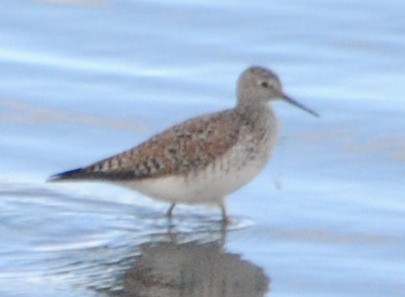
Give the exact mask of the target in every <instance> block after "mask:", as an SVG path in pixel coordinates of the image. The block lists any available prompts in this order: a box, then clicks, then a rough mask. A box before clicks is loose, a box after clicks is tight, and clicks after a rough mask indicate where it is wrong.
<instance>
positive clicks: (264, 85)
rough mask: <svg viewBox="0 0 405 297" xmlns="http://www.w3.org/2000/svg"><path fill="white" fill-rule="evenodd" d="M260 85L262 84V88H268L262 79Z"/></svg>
mask: <svg viewBox="0 0 405 297" xmlns="http://www.w3.org/2000/svg"><path fill="white" fill-rule="evenodd" d="M261 85H262V87H263V88H268V87H269V84H268V83H267V82H266V81H263V82H262V83H261Z"/></svg>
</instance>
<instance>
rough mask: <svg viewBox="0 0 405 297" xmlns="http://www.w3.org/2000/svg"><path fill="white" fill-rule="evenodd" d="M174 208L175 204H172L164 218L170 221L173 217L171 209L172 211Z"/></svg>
mask: <svg viewBox="0 0 405 297" xmlns="http://www.w3.org/2000/svg"><path fill="white" fill-rule="evenodd" d="M175 206H176V203H172V204H171V205H170V207H169V209H168V211H167V213H166V216H167V217H168V218H169V219H171V218H172V216H173V209H174V207H175Z"/></svg>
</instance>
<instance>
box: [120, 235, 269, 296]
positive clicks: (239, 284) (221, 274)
mask: <svg viewBox="0 0 405 297" xmlns="http://www.w3.org/2000/svg"><path fill="white" fill-rule="evenodd" d="M202 233H203V232H200V235H202V236H198V237H199V239H198V240H193V241H187V237H188V236H187V235H186V234H184V233H177V232H176V230H174V229H173V228H171V229H170V230H169V231H168V232H167V240H166V241H164V240H163V241H160V242H156V241H155V242H148V243H144V244H142V245H141V246H140V254H139V255H138V256H135V259H134V261H133V263H134V264H133V266H132V267H131V268H130V269H128V270H127V271H126V272H125V273H124V275H123V277H122V279H121V280H120V282H121V287H122V289H121V290H119V291H118V292H115V293H114V294H113V296H119V297H129V296H131V297H135V296H145V297H146V296H171V297H175V296H188V297H197V296H199V297H203V296H204V297H228V296H229V297H230V296H232V297H247V296H249V297H254V296H264V294H265V293H266V292H267V291H268V287H269V282H270V280H269V278H267V277H266V275H265V274H264V272H263V270H262V269H261V268H259V267H257V266H255V265H254V264H252V263H250V262H248V261H246V260H242V259H241V257H240V256H239V255H236V254H231V253H227V252H225V251H224V249H223V244H224V242H225V235H226V231H225V230H224V229H222V228H221V230H217V231H214V230H209V231H207V232H206V234H202ZM195 235H196V234H189V237H191V238H195Z"/></svg>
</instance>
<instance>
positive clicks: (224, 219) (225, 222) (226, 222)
mask: <svg viewBox="0 0 405 297" xmlns="http://www.w3.org/2000/svg"><path fill="white" fill-rule="evenodd" d="M219 207H220V208H221V214H222V224H224V225H228V224H229V222H230V221H229V219H228V216H227V215H226V207H225V205H224V203H221V204H220V205H219Z"/></svg>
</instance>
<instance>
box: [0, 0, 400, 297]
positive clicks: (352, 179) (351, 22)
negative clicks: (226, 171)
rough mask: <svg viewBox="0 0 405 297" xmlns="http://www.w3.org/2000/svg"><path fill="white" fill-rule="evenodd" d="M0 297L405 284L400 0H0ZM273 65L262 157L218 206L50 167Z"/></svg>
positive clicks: (76, 162) (194, 105) (318, 290)
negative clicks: (270, 151) (74, 178)
mask: <svg viewBox="0 0 405 297" xmlns="http://www.w3.org/2000/svg"><path fill="white" fill-rule="evenodd" d="M2 7H3V9H2V10H1V11H0V14H1V15H0V33H1V34H0V70H1V73H2V75H1V76H0V143H1V145H0V156H1V157H0V165H1V169H2V170H1V172H0V209H1V212H0V239H1V242H2V244H1V245H0V296H5V297H9V296H29V297H31V296H69V297H71V296H72V297H87V296H222V297H224V296H297V295H300V296H315V295H318V296H403V295H404V292H405V277H404V275H405V266H404V263H405V252H404V251H405V235H404V234H405V206H404V203H403V198H404V197H405V154H404V152H405V138H404V132H403V131H404V129H405V120H404V119H405V105H404V104H403V102H402V101H403V100H402V99H403V98H402V97H403V94H404V93H405V85H404V84H403V81H404V79H405V72H404V70H403V69H405V59H404V52H405V39H404V38H403V35H404V33H405V21H404V19H403V12H404V11H405V4H404V3H402V2H400V1H388V2H379V1H374V0H372V1H361V0H358V1H329V2H327V3H326V2H323V1H310V2H308V1H307V2H305V3H304V2H302V1H284V2H279V1H278V2H275V1H271V2H269V1H250V2H244V1H235V2H233V3H232V4H230V3H225V2H224V3H217V2H207V1H206V2H204V3H198V2H190V1H173V2H170V3H169V2H165V1H128V0H127V1H124V0H121V1H120V0H118V1H108V0H82V1H80V0H76V1H73V0H63V1H56V0H53V1H51V0H47V1H45V0H44V1H12V0H3V2H2ZM251 64H261V65H265V66H267V67H271V68H272V69H274V70H275V71H276V72H277V73H278V74H279V75H280V77H281V79H282V81H283V82H284V86H285V91H286V93H288V94H289V95H290V96H291V97H293V98H295V99H297V100H298V101H300V102H302V103H304V104H306V105H308V106H309V107H311V108H313V109H314V110H316V111H318V112H319V113H320V114H321V115H322V116H321V118H320V119H315V118H313V117H311V116H308V115H307V114H305V113H303V112H301V111H299V110H297V109H295V108H293V107H291V106H287V105H286V104H281V103H280V104H278V103H277V104H275V106H274V108H275V109H276V112H277V115H278V116H279V119H280V122H281V135H280V139H279V142H278V146H277V148H276V151H275V153H274V155H273V159H272V160H271V162H270V164H269V165H268V166H267V167H266V170H265V171H264V172H263V173H262V174H261V175H260V176H259V177H258V178H257V179H255V180H254V182H252V183H251V184H249V185H248V186H246V187H245V188H243V189H241V190H240V191H238V192H237V193H234V194H233V195H232V197H231V199H230V200H229V205H228V211H229V213H230V215H231V217H232V219H233V224H232V225H231V227H230V229H229V230H227V231H224V230H221V228H220V225H219V224H218V220H219V218H220V216H219V213H218V212H217V210H215V209H213V210H210V209H208V210H206V209H204V208H188V207H179V208H178V209H177V208H176V217H175V220H174V222H173V224H169V223H168V222H167V221H166V220H165V218H164V217H163V215H164V211H165V210H166V208H167V205H165V204H163V203H158V202H152V201H150V200H149V199H147V198H145V197H142V196H141V195H139V194H137V193H133V192H129V191H127V190H125V189H121V188H117V187H113V186H110V185H101V184H48V183H46V182H45V180H46V179H47V177H48V176H49V175H51V174H53V173H56V172H59V171H63V170H67V169H71V168H75V167H77V166H81V165H85V164H88V163H90V162H93V161H95V160H98V159H100V158H104V157H106V156H109V155H111V154H115V153H118V152H120V151H122V150H125V149H127V148H129V147H132V146H133V145H135V144H137V143H139V142H141V141H142V140H144V139H146V138H147V137H149V136H151V135H152V134H153V133H155V132H158V131H159V130H161V129H163V128H165V127H168V126H170V125H172V124H174V123H176V122H178V121H181V120H183V119H185V118H188V117H191V116H193V115H197V114H201V113H204V112H209V111H214V110H218V109H222V108H226V107H229V106H232V105H233V104H234V85H235V80H236V78H237V76H238V74H239V73H240V72H241V71H242V70H243V69H244V68H245V67H247V66H249V65H251Z"/></svg>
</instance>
